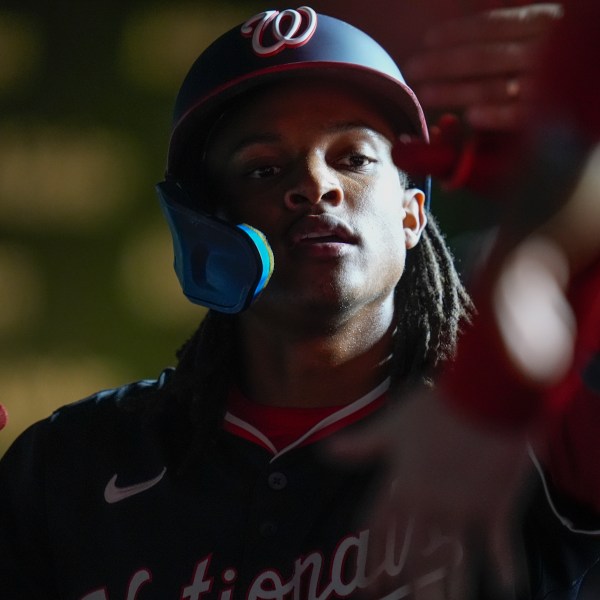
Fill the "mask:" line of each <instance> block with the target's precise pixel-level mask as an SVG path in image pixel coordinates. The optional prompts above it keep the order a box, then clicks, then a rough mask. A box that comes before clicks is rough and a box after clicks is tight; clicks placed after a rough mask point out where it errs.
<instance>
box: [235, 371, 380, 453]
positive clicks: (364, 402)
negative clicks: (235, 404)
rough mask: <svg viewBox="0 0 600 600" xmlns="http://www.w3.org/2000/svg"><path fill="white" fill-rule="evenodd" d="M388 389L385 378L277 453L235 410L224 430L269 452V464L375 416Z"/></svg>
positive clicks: (269, 441) (334, 409) (258, 431)
mask: <svg viewBox="0 0 600 600" xmlns="http://www.w3.org/2000/svg"><path fill="white" fill-rule="evenodd" d="M389 386H390V380H389V378H388V379H386V380H385V381H384V382H383V383H381V384H380V385H378V386H377V387H376V388H375V389H374V390H372V391H371V392H369V393H368V394H366V395H365V396H363V397H362V398H359V399H358V400H356V401H354V402H352V403H351V404H347V405H346V406H343V407H341V408H339V409H336V408H332V411H333V412H331V414H329V415H327V416H325V417H324V418H322V419H321V420H319V421H318V422H317V423H316V424H315V425H313V426H312V427H310V428H309V429H308V430H306V431H305V432H304V433H302V434H301V435H300V436H299V437H297V438H296V439H295V440H293V441H292V442H291V443H289V444H287V445H286V446H284V447H282V448H279V449H278V448H277V447H276V445H275V444H274V443H273V442H272V441H271V440H270V439H269V437H268V435H267V434H266V433H265V432H264V431H261V429H260V424H258V423H256V424H254V425H253V424H251V423H249V422H248V421H247V420H245V419H243V418H241V417H240V416H238V415H235V414H233V412H232V411H233V410H235V409H234V408H231V409H230V410H228V411H227V413H226V414H225V421H224V425H223V428H224V430H225V431H227V432H228V433H231V434H233V435H236V436H238V437H241V438H243V439H245V440H247V441H249V442H252V443H254V444H257V445H259V446H261V447H262V448H265V449H266V450H268V451H269V452H271V454H272V455H273V456H272V458H271V461H274V460H275V459H277V458H279V457H280V456H282V455H283V454H285V453H286V452H289V451H290V450H293V449H294V448H298V447H300V446H305V445H307V444H312V443H314V442H316V441H317V440H320V439H323V438H325V437H327V436H329V435H332V434H333V433H335V432H336V431H339V430H341V429H343V428H344V427H348V426H349V425H351V424H353V423H356V422H357V421H360V420H361V419H363V418H365V417H366V416H367V415H370V414H371V413H373V412H375V411H376V410H377V409H379V408H380V407H381V406H383V404H385V402H386V400H387V394H386V392H387V390H388V389H389Z"/></svg>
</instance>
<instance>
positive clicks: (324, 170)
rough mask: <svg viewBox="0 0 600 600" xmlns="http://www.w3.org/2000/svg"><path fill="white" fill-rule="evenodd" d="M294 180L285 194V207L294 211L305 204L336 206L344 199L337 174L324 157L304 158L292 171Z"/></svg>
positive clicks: (311, 156) (312, 156) (310, 156)
mask: <svg viewBox="0 0 600 600" xmlns="http://www.w3.org/2000/svg"><path fill="white" fill-rule="evenodd" d="M294 171H295V173H294V178H293V180H292V182H291V185H290V187H289V188H288V190H287V192H286V193H285V199H284V202H285V205H286V206H287V208H289V209H292V210H294V209H296V208H298V207H299V206H302V205H304V204H306V203H309V204H318V203H319V202H328V203H329V204H333V205H338V204H340V203H341V202H342V201H343V199H344V191H343V188H342V185H341V182H340V180H339V177H338V174H337V172H336V171H335V169H333V168H332V167H331V166H330V165H329V164H328V163H327V160H326V159H325V157H323V156H318V155H309V156H306V157H305V158H304V159H303V160H302V161H300V162H299V164H298V165H297V167H296V169H295V170H294Z"/></svg>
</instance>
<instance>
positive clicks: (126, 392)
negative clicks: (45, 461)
mask: <svg viewBox="0 0 600 600" xmlns="http://www.w3.org/2000/svg"><path fill="white" fill-rule="evenodd" d="M172 373H173V369H172V368H168V369H165V370H164V371H163V372H162V373H161V374H160V376H159V377H158V378H156V379H142V380H140V381H135V382H132V383H127V384H125V385H122V386H119V387H116V388H112V389H106V390H102V391H100V392H97V393H95V394H92V395H90V396H88V397H86V398H83V399H82V400H78V401H77V402H73V403H71V404H66V405H65V406H62V407H60V408H58V409H57V410H55V411H54V412H53V413H52V415H51V416H50V418H49V421H50V423H51V424H57V425H58V424H61V425H67V424H68V423H69V422H78V421H81V420H82V419H87V418H88V417H91V416H94V417H99V416H101V415H103V414H106V415H108V413H114V412H120V413H123V414H124V415H126V414H128V413H131V412H134V408H135V407H142V405H143V402H144V398H145V397H146V396H149V395H151V394H153V393H155V392H157V391H159V390H160V389H162V388H164V386H165V385H166V383H167V382H168V380H169V379H170V377H171V375H172Z"/></svg>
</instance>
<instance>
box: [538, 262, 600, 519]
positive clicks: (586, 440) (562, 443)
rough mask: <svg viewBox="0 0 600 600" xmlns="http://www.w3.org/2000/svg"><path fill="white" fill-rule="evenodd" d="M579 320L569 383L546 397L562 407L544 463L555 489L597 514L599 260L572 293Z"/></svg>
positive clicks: (599, 481)
mask: <svg viewBox="0 0 600 600" xmlns="http://www.w3.org/2000/svg"><path fill="white" fill-rule="evenodd" d="M570 296H571V305H572V306H573V308H574V309H575V313H576V316H577V327H578V336H577V340H576V348H575V357H574V361H573V364H572V367H571V369H570V371H569V373H568V374H567V377H565V378H564V380H563V381H562V382H561V384H560V385H559V386H557V387H556V388H554V389H553V390H551V391H550V392H549V394H548V396H549V398H548V401H549V402H555V403H561V404H563V405H564V406H565V410H564V413H563V415H562V416H561V418H560V419H559V420H557V423H556V426H555V427H554V428H553V429H552V430H551V435H550V443H549V444H548V450H547V454H546V456H545V457H543V462H544V463H545V467H546V469H547V471H548V473H549V475H550V478H551V480H552V482H553V484H554V485H555V486H556V487H557V488H558V489H559V490H561V491H563V492H565V493H567V494H568V495H569V496H571V497H572V498H575V499H576V500H579V501H581V502H584V503H585V504H587V505H589V506H591V507H593V508H595V509H596V510H599V509H600V260H598V261H597V263H596V264H595V265H593V266H592V267H591V268H590V269H588V270H587V271H586V272H585V273H583V274H582V275H581V276H580V277H579V278H578V280H577V281H576V282H575V283H574V285H573V286H572V288H571V294H570Z"/></svg>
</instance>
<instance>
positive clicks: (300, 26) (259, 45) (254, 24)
mask: <svg viewBox="0 0 600 600" xmlns="http://www.w3.org/2000/svg"><path fill="white" fill-rule="evenodd" d="M269 26H270V29H269ZM316 29H317V13H316V12H315V11H314V10H313V9H312V8H310V7H309V6H302V7H300V8H299V9H298V10H294V9H291V8H288V9H287V10H284V11H282V12H279V11H278V10H266V11H264V12H262V13H259V14H258V15H255V16H254V17H252V18H250V19H248V20H247V21H246V22H245V23H244V24H243V25H242V28H241V30H240V31H241V33H242V35H243V36H245V37H250V36H252V49H253V50H254V52H255V53H256V54H258V55H259V56H273V55H274V54H277V53H278V52H281V51H282V50H283V49H284V48H297V47H298V46H302V45H304V44H306V42H308V40H310V38H311V37H312V36H313V34H314V32H315V31H316ZM267 32H269V33H270V38H271V39H270V42H271V43H270V44H269V45H265V36H266V34H267Z"/></svg>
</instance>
